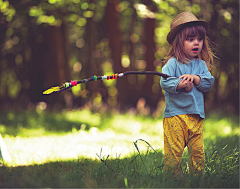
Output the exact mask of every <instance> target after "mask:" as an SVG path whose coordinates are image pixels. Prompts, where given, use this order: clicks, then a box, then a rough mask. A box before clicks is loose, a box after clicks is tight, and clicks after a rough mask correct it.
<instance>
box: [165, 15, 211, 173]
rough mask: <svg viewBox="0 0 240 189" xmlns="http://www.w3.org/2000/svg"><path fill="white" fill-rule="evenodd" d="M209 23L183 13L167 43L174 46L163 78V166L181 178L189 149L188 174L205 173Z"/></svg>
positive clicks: (176, 20)
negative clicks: (186, 149) (205, 108)
mask: <svg viewBox="0 0 240 189" xmlns="http://www.w3.org/2000/svg"><path fill="white" fill-rule="evenodd" d="M207 28H208V23H207V22H205V21H201V20H198V19H197V18H196V17H195V16H194V15H193V14H192V13H190V12H182V13H181V14H179V15H178V16H177V17H176V18H174V19H173V21H172V23H171V30H170V32H169V33H168V36H167V41H168V43H169V44H171V49H170V51H169V53H168V56H167V59H166V61H165V65H164V66H163V69H162V72H163V73H164V74H167V75H170V76H172V77H169V78H163V77H162V78H161V80H160V85H161V87H162V89H163V90H164V91H165V101H166V107H165V110H164V119H163V127H164V153H165V155H164V165H165V168H164V169H165V171H171V172H174V173H175V175H176V176H177V175H182V170H181V165H180V164H181V157H182V154H183V151H184V148H185V147H186V146H187V147H188V156H189V171H190V173H194V174H198V173H199V172H201V171H203V170H204V148H203V119H204V118H205V113H204V97H203V93H204V92H207V91H209V90H210V89H211V87H212V85H213V83H214V77H213V76H212V75H211V73H210V72H209V69H210V67H211V65H212V63H213V53H212V51H211V49H210V47H209V42H208V38H207V36H206V30H207Z"/></svg>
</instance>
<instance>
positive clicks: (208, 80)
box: [196, 64, 214, 92]
mask: <svg viewBox="0 0 240 189" xmlns="http://www.w3.org/2000/svg"><path fill="white" fill-rule="evenodd" d="M197 75H198V76H199V77H200V78H201V81H200V85H199V86H196V88H197V89H198V90H200V91H201V92H208V91H209V90H210V89H211V88H212V86H213V83H214V77H213V76H212V75H211V73H210V72H209V71H208V68H207V66H206V65H205V64H204V67H203V72H202V73H201V74H197Z"/></svg>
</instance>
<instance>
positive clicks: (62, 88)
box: [43, 71, 170, 94]
mask: <svg viewBox="0 0 240 189" xmlns="http://www.w3.org/2000/svg"><path fill="white" fill-rule="evenodd" d="M130 74H141V75H145V74H151V75H159V76H161V77H164V78H168V77H170V76H168V75H166V74H163V73H160V72H157V71H127V72H124V73H119V74H114V75H104V76H96V75H94V76H92V77H91V78H88V79H83V80H80V81H71V82H66V83H64V84H61V85H59V86H56V87H52V88H50V89H47V90H46V91H44V92H43V94H51V93H53V92H58V93H59V92H62V91H65V90H67V89H70V88H72V87H74V86H76V85H78V84H80V83H87V82H89V81H97V80H104V79H107V80H110V79H117V78H119V77H123V76H125V75H130Z"/></svg>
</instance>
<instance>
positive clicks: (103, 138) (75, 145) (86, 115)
mask: <svg viewBox="0 0 240 189" xmlns="http://www.w3.org/2000/svg"><path fill="white" fill-rule="evenodd" d="M0 133H1V135H2V137H3V140H4V143H5V145H6V147H7V150H8V152H9V154H10V156H11V160H12V161H11V162H2V166H1V167H0V187H45V188H46V187H65V188H71V187H75V188H88V187H90V188H91V187H92V188H126V187H130V188H166V187H182V188H185V187H186V188H187V187H208V188H210V187H221V188H227V187H231V188H233V187H237V188H238V186H239V133H240V129H239V119H238V117H234V116H226V117H225V116H222V115H210V116H209V117H207V118H206V119H205V122H204V145H205V158H206V164H205V171H204V175H199V176H197V177H194V176H192V175H189V174H188V164H187V162H188V159H187V151H185V152H184V155H183V158H182V164H183V171H184V180H183V179H174V177H172V176H171V175H166V174H165V175H164V173H163V128H162V118H152V117H150V116H147V117H143V116H139V115H133V114H128V113H125V114H120V113H114V114H110V113H109V114H107V113H103V114H101V113H92V112H90V111H89V110H75V111H62V112H58V113H50V112H41V111H40V112H35V111H24V112H14V111H8V112H1V114H0Z"/></svg>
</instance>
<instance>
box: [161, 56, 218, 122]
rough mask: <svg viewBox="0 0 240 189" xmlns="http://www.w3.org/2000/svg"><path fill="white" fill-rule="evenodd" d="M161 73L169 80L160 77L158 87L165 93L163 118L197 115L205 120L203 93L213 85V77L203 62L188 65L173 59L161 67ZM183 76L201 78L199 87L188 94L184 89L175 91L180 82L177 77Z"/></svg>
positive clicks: (192, 62) (197, 61) (196, 60)
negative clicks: (192, 75) (191, 75)
mask: <svg viewBox="0 0 240 189" xmlns="http://www.w3.org/2000/svg"><path fill="white" fill-rule="evenodd" d="M162 73H164V74H167V75H169V76H172V77H169V78H163V77H161V80H160V85H161V87H162V89H163V90H164V91H165V101H166V107H165V110H164V116H163V117H164V118H165V117H172V116H176V115H180V114H199V115H200V117H201V118H205V113H204V98H203V92H207V91H209V90H210V89H211V88H212V86H213V83H214V77H213V76H212V75H211V73H210V72H209V71H208V68H207V65H206V63H205V62H204V61H203V60H200V59H193V60H191V62H190V63H186V64H184V63H179V62H178V61H177V60H176V59H175V58H171V59H169V61H168V62H167V63H166V64H165V65H164V66H163V69H162ZM184 74H194V75H198V76H199V77H200V78H201V82H200V85H199V86H195V85H194V86H193V88H192V90H191V91H190V92H187V91H186V90H185V89H180V90H177V86H178V84H179V82H180V81H181V80H180V79H179V77H180V76H181V75H184Z"/></svg>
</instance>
